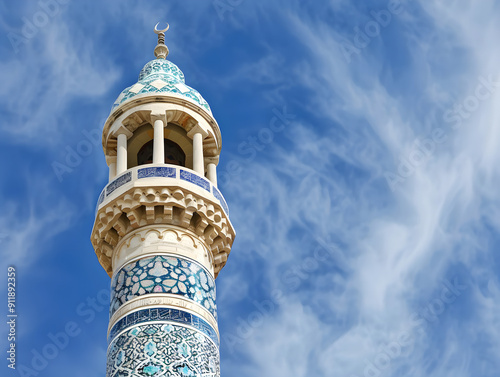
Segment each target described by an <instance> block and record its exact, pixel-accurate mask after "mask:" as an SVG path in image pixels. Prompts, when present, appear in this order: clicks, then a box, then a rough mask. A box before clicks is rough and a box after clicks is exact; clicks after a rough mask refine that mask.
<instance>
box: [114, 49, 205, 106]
mask: <svg viewBox="0 0 500 377" xmlns="http://www.w3.org/2000/svg"><path fill="white" fill-rule="evenodd" d="M153 93H175V94H179V95H181V96H183V97H186V99H188V100H190V101H192V102H194V103H196V104H197V105H200V106H201V107H203V108H205V109H206V110H207V111H208V112H209V113H210V114H211V113H212V112H211V110H210V106H209V105H208V103H207V101H205V99H203V97H202V96H201V95H200V93H198V91H197V90H195V89H193V88H191V87H189V86H187V85H186V84H185V79H184V74H183V73H182V71H181V70H180V69H179V67H177V66H176V65H175V64H174V63H172V62H170V61H168V60H166V59H155V60H152V61H150V62H149V63H147V64H146V65H145V66H144V68H143V69H142V70H141V73H140V74H139V81H138V82H137V83H135V84H134V85H132V86H130V87H128V88H127V89H125V90H124V91H122V92H121V94H120V95H119V96H118V98H117V100H116V101H115V103H114V104H113V109H112V110H114V109H115V108H116V107H118V106H119V105H121V104H122V103H124V102H126V101H127V100H129V99H130V98H133V97H135V96H137V95H140V94H153Z"/></svg>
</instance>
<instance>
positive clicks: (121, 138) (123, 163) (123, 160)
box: [116, 133, 127, 175]
mask: <svg viewBox="0 0 500 377" xmlns="http://www.w3.org/2000/svg"><path fill="white" fill-rule="evenodd" d="M117 139H118V146H117V147H116V175H120V174H122V173H123V172H124V171H125V170H127V135H125V133H119V134H118V136H117Z"/></svg>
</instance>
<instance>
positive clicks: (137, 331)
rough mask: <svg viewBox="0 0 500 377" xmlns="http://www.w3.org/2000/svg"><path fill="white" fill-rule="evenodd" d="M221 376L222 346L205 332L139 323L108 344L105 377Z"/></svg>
mask: <svg viewBox="0 0 500 377" xmlns="http://www.w3.org/2000/svg"><path fill="white" fill-rule="evenodd" d="M125 376H126V377H144V376H149V377H160V376H176V377H200V376H207V377H208V376H210V377H219V376H220V369H219V349H218V347H217V346H216V345H215V344H214V343H213V342H212V341H211V340H210V339H209V338H208V337H207V336H205V335H204V334H203V333H201V332H199V331H197V330H193V329H190V328H187V327H183V326H176V325H172V324H170V323H168V322H165V323H151V324H144V325H138V326H135V327H133V328H131V329H130V331H128V332H125V333H123V334H121V335H119V336H117V337H116V338H115V339H114V340H113V342H112V343H111V344H110V346H109V348H108V361H107V367H106V377H125Z"/></svg>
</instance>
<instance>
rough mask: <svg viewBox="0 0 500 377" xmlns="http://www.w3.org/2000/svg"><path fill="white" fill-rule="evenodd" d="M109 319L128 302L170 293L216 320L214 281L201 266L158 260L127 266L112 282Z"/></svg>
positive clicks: (165, 259) (167, 259)
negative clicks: (202, 308) (207, 312)
mask: <svg viewBox="0 0 500 377" xmlns="http://www.w3.org/2000/svg"><path fill="white" fill-rule="evenodd" d="M111 292H112V297H111V306H110V317H111V316H112V315H113V313H114V312H115V311H116V310H118V308H119V307H120V306H121V305H123V304H124V303H125V302H127V301H129V300H131V299H133V298H134V297H139V296H142V295H146V294H150V293H171V294H176V295H180V296H183V297H185V298H188V299H190V300H193V301H194V302H196V303H198V304H200V305H202V306H203V307H204V308H205V309H207V310H208V311H209V312H210V313H212V315H213V316H214V318H217V308H216V305H215V281H214V279H213V278H212V276H211V275H210V274H209V273H208V272H207V271H206V270H205V269H204V268H203V267H202V266H201V265H199V264H198V263H196V262H194V261H190V260H187V259H184V258H179V257H168V256H162V255H159V256H155V257H148V258H143V259H139V260H137V261H135V262H132V263H129V264H127V265H126V266H125V267H123V268H122V269H121V270H120V271H119V272H118V273H117V274H115V275H114V277H113V280H112V282H111Z"/></svg>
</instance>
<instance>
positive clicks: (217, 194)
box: [212, 186, 229, 215]
mask: <svg viewBox="0 0 500 377" xmlns="http://www.w3.org/2000/svg"><path fill="white" fill-rule="evenodd" d="M212 192H213V194H214V196H215V197H216V199H217V200H218V201H219V202H220V205H221V206H222V208H223V209H224V212H226V215H229V207H228V206H227V203H226V199H224V197H223V196H222V194H221V193H220V191H219V190H218V189H217V187H215V186H212Z"/></svg>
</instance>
